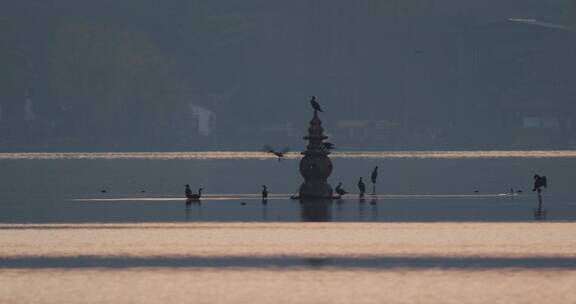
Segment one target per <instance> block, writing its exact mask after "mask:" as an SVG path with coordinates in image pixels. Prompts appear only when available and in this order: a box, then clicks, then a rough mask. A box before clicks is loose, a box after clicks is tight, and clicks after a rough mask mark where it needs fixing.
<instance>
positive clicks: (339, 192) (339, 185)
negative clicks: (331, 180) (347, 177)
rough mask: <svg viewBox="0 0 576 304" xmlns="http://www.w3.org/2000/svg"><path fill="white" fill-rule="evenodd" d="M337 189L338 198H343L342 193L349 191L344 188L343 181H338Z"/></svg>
mask: <svg viewBox="0 0 576 304" xmlns="http://www.w3.org/2000/svg"><path fill="white" fill-rule="evenodd" d="M335 191H336V193H338V198H341V197H342V195H344V194H347V193H348V191H346V190H344V189H342V183H338V186H336V189H335Z"/></svg>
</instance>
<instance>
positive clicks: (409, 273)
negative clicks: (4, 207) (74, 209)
mask: <svg viewBox="0 0 576 304" xmlns="http://www.w3.org/2000/svg"><path fill="white" fill-rule="evenodd" d="M575 230H576V224H573V223H512V224H511V223H503V224H496V223H434V224H426V223H398V224H391V223H370V224H363V223H345V224H336V223H286V224H281V223H229V224H223V223H204V224H201V223H197V224H180V223H157V224H54V225H48V224H39V225H38V224H37V225H34V224H32V225H30V224H2V225H0V302H1V303H63V302H71V301H72V302H74V301H76V299H79V300H78V301H79V302H82V303H448V304H451V303H490V304H492V303H560V304H564V303H566V304H568V303H570V304H571V303H574V302H575V301H576V293H574V292H573V287H574V286H575V285H576V270H575V269H574V267H566V265H576V263H575V261H576V234H574V231H575ZM566 263H571V264H566ZM563 266H564V267H563Z"/></svg>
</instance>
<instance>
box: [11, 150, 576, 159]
mask: <svg viewBox="0 0 576 304" xmlns="http://www.w3.org/2000/svg"><path fill="white" fill-rule="evenodd" d="M300 157H301V155H300V153H299V152H290V153H287V154H286V157H285V158H287V159H298V158H300ZM330 157H332V158H347V159H491V158H576V151H567V150H561V151H537V150H534V151H532V150H531V151H389V152H382V151H375V152H371V151H358V152H338V151H336V152H333V153H332V154H331V156H330ZM273 158H275V156H273V155H271V154H270V153H264V152H250V151H238V152H232V151H206V152H61V153H59V152H47V153H0V160H74V159H84V160H113V159H134V160H250V159H252V160H265V159H273Z"/></svg>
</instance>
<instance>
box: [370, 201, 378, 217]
mask: <svg viewBox="0 0 576 304" xmlns="http://www.w3.org/2000/svg"><path fill="white" fill-rule="evenodd" d="M370 215H371V217H372V218H371V220H372V221H376V220H378V198H377V197H375V196H374V197H373V198H372V199H371V200H370Z"/></svg>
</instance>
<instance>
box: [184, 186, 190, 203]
mask: <svg viewBox="0 0 576 304" xmlns="http://www.w3.org/2000/svg"><path fill="white" fill-rule="evenodd" d="M185 187H186V190H184V195H185V196H186V199H187V200H190V199H191V198H190V197H191V196H192V190H191V189H190V185H185Z"/></svg>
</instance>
